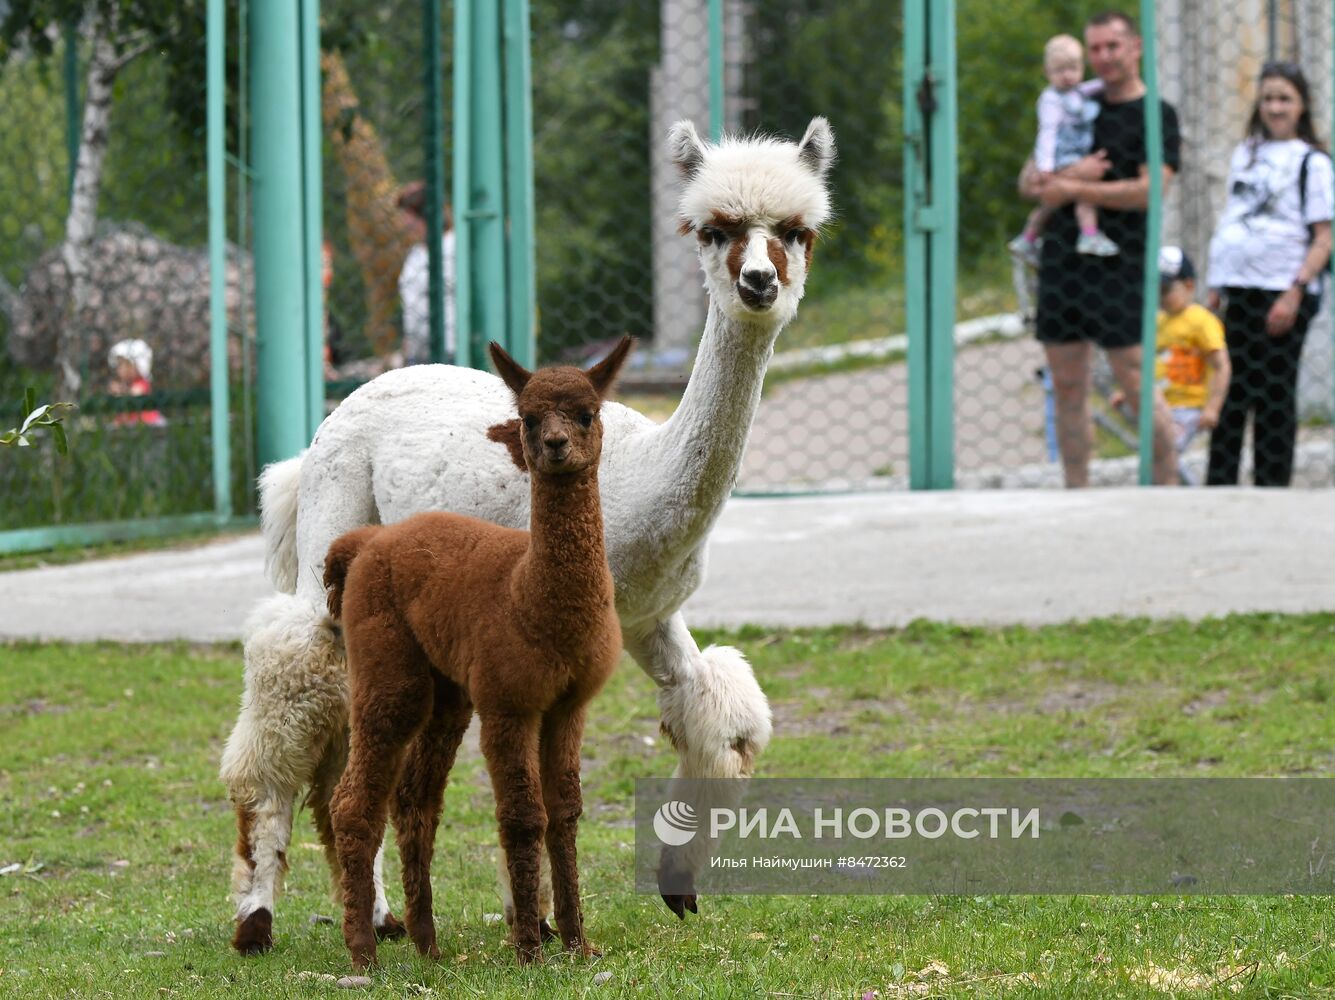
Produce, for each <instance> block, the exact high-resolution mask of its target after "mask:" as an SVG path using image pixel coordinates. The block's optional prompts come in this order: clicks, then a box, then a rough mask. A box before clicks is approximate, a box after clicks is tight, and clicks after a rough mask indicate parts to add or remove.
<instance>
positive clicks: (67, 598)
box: [0, 489, 1335, 641]
mask: <svg viewBox="0 0 1335 1000" xmlns="http://www.w3.org/2000/svg"><path fill="white" fill-rule="evenodd" d="M1332 514H1335V493H1332V492H1331V491H1326V490H1273V491H1259V490H1250V489H1237V490H1201V489H1194V490H1192V489H1180V490H1142V489H1125V490H1090V491H1084V492H1064V491H1048V490H1027V491H1018V490H1016V491H985V492H966V491H957V492H950V493H898V492H894V493H889V492H888V493H864V494H858V495H849V496H835V497H797V498H785V499H736V500H733V501H732V502H731V503H730V504H729V505H728V507H727V509H726V510H725V511H724V513H723V516H722V518H721V519H720V522H719V524H718V526H717V528H716V529H715V532H714V535H713V537H712V540H711V544H710V565H709V574H708V578H707V580H706V583H705V585H704V586H703V587H702V588H701V589H700V590H699V591H698V592H697V593H696V594H695V596H694V597H693V598H692V599H691V601H690V602H689V604H688V605H687V609H686V610H687V621H688V622H689V623H690V624H692V625H695V626H736V625H744V624H755V625H763V626H772V627H781V626H795V625H824V624H839V623H853V622H861V623H864V624H866V625H870V626H893V625H902V624H904V623H907V622H909V621H912V620H913V619H915V618H926V619H931V620H938V621H953V622H959V623H975V624H1010V623H1019V624H1041V623H1048V622H1063V621H1072V620H1077V621H1078V620H1086V619H1091V618H1100V617H1107V616H1111V615H1148V616H1151V617H1173V616H1185V617H1187V618H1192V619H1199V618H1203V617H1208V616H1211V615H1223V614H1227V613H1229V612H1241V611H1281V612H1303V611H1321V610H1324V611H1332V610H1335V517H1332ZM267 593H269V587H268V583H267V581H266V580H265V578H264V574H263V554H262V546H261V543H260V539H259V537H258V535H247V536H242V537H239V538H232V539H227V540H224V541H220V542H216V543H213V544H209V545H205V546H197V547H191V548H183V549H179V550H170V551H157V552H149V553H144V554H141V555H133V556H125V557H120V558H115V559H105V560H98V561H93V562H85V563H80V564H77V565H70V566H53V567H46V568H39V569H32V570H22V571H16V572H10V573H0V639H15V638H42V639H71V640H90V639H113V640H126V641H146V640H164V639H189V640H195V641H215V640H224V639H235V638H239V637H240V635H241V629H242V623H243V622H244V620H245V618H246V615H247V614H248V613H249V611H250V609H251V608H252V607H253V606H254V604H255V603H256V602H257V601H258V600H259V599H260V598H262V597H263V596H265V595H266V594H267Z"/></svg>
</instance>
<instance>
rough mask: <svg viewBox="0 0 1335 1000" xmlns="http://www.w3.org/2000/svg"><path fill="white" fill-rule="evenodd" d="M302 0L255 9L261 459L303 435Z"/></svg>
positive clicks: (277, 454) (292, 448)
mask: <svg viewBox="0 0 1335 1000" xmlns="http://www.w3.org/2000/svg"><path fill="white" fill-rule="evenodd" d="M298 2H299V0H271V2H267V3H256V4H253V5H252V6H251V8H250V34H251V46H252V50H251V73H252V78H251V88H250V89H251V93H252V94H255V95H258V96H259V98H260V99H259V100H257V101H256V102H255V104H254V107H253V109H252V112H253V126H252V127H253V129H254V132H253V150H254V169H255V179H254V196H253V198H254V201H253V204H254V211H253V217H254V225H255V246H254V261H255V264H254V269H255V327H256V353H257V368H258V371H257V372H256V388H257V393H258V397H259V400H258V417H259V459H260V463H261V464H267V463H270V462H276V461H279V460H281V459H285V458H289V457H291V456H292V455H295V454H296V453H297V452H299V451H300V450H301V449H302V448H304V447H305V446H306V443H307V442H308V441H309V440H310V439H309V437H308V435H307V433H306V422H307V413H308V411H307V406H306V395H307V385H306V374H305V368H304V365H305V362H306V349H305V336H304V331H305V329H306V316H305V307H306V301H305V295H304V292H303V277H304V268H303V260H304V253H303V249H304V248H303V244H304V241H305V233H304V231H303V219H302V217H303V215H304V211H303V207H304V203H303V193H302V168H301V146H302V130H301V72H300V61H299V59H298V51H299V50H298V45H297V38H298V31H299V20H300V19H299V17H298V7H297V5H298Z"/></svg>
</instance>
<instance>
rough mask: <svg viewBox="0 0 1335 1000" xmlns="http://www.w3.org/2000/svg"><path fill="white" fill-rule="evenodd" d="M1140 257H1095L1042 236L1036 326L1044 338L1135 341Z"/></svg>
mask: <svg viewBox="0 0 1335 1000" xmlns="http://www.w3.org/2000/svg"><path fill="white" fill-rule="evenodd" d="M1142 260H1143V257H1142V256H1141V255H1139V254H1137V255H1135V256H1131V255H1123V254H1119V255H1118V256H1116V257H1094V256H1091V255H1089V254H1079V253H1075V252H1074V251H1073V250H1072V249H1070V248H1068V247H1066V246H1064V245H1062V244H1061V243H1060V242H1059V241H1058V240H1056V239H1054V240H1051V241H1048V240H1044V246H1043V263H1042V267H1040V268H1039V272H1038V315H1037V317H1036V320H1035V327H1036V332H1037V336H1038V339H1039V341H1040V342H1041V343H1044V344H1074V343H1080V342H1082V341H1089V342H1091V343H1094V344H1097V345H1098V346H1099V347H1102V348H1103V349H1104V350H1116V349H1117V348H1121V347H1132V346H1134V345H1136V344H1139V343H1140V328H1141V315H1140V314H1141V303H1142V302H1144V301H1145V289H1144V285H1143V282H1144V280H1145V272H1144V268H1143V266H1142V263H1141V262H1142Z"/></svg>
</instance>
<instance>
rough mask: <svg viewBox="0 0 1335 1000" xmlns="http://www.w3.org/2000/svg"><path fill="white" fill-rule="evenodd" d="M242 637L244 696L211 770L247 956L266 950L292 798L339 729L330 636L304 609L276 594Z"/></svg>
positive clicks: (342, 690)
mask: <svg viewBox="0 0 1335 1000" xmlns="http://www.w3.org/2000/svg"><path fill="white" fill-rule="evenodd" d="M246 631H247V636H246V643H245V651H244V657H245V664H246V672H245V694H244V696H243V697H242V700H241V712H240V714H239V715H238V717H237V721H236V725H235V727H234V728H233V729H232V733H231V735H230V736H229V737H228V738H227V744H226V746H225V747H224V749H223V754H222V762H221V766H220V768H219V771H220V776H221V777H222V780H223V783H224V784H225V785H226V787H227V791H228V795H229V796H230V797H231V799H232V802H233V803H234V804H235V806H236V810H237V828H238V836H237V841H236V859H235V862H234V864H233V889H234V892H235V898H236V920H237V930H236V936H235V937H234V938H233V941H232V944H233V946H234V947H235V948H236V949H237V950H238V951H240V952H241V953H242V954H246V955H256V954H260V953H261V952H264V951H267V950H268V949H269V948H270V947H271V946H272V944H273V910H274V900H275V897H276V896H277V894H278V890H279V887H280V882H281V879H282V874H283V871H284V870H285V868H286V864H287V861H286V857H287V847H288V842H289V840H290V839H291V835H292V813H293V804H294V803H295V801H296V797H297V793H298V792H299V790H300V789H301V788H302V786H304V785H306V784H307V783H308V782H310V781H311V780H312V779H313V777H314V775H315V773H316V772H317V770H318V769H319V767H320V763H321V760H322V758H323V757H324V756H325V755H326V752H327V750H328V748H329V747H330V745H331V743H332V742H334V741H335V740H336V739H341V735H342V732H343V729H344V727H345V725H346V724H347V671H346V669H345V667H344V657H343V647H342V642H341V641H340V640H339V637H338V634H337V632H336V631H335V630H334V629H332V628H331V627H330V626H329V624H328V621H327V620H326V618H325V616H324V613H323V610H322V609H321V608H319V607H317V606H316V605H314V604H312V603H311V602H310V601H309V600H306V599H303V598H299V597H293V596H290V595H287V594H278V595H275V596H273V597H271V598H269V599H267V600H265V601H264V602H262V603H261V604H260V605H259V606H258V607H257V608H256V609H255V612H254V614H253V615H252V616H251V618H250V620H249V621H248V622H247V625H246Z"/></svg>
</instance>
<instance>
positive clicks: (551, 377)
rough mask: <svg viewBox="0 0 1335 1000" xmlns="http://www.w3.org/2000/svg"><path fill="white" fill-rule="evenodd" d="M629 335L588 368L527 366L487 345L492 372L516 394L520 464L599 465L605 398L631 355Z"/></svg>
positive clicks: (541, 467) (545, 470)
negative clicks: (530, 368)
mask: <svg viewBox="0 0 1335 1000" xmlns="http://www.w3.org/2000/svg"><path fill="white" fill-rule="evenodd" d="M632 343H633V342H632V341H631V339H630V337H622V338H621V341H620V343H618V344H617V346H616V347H614V348H612V351H611V353H610V354H608V355H607V357H605V358H603V360H602V361H599V362H598V363H597V364H596V365H594V366H593V367H592V368H590V369H589V370H588V371H587V372H586V371H581V370H580V369H578V368H575V367H572V366H570V365H559V366H556V367H553V368H540V369H538V370H537V371H536V372H530V371H528V370H527V369H525V368H524V367H523V366H522V365H520V364H519V362H517V361H515V359H514V358H512V357H510V355H508V354H506V353H505V351H504V350H503V349H502V348H501V345H500V344H497V343H495V342H493V343H492V345H491V360H492V364H494V365H495V367H496V374H498V375H499V376H500V377H501V380H502V381H503V382H505V384H506V385H508V386H509V387H510V389H511V391H512V392H514V394H515V401H516V402H517V403H518V405H519V421H518V432H519V442H520V446H521V447H522V448H523V452H524V463H525V465H527V466H528V468H529V469H530V470H531V471H532V472H534V473H535V474H541V475H565V474H569V473H573V472H582V471H583V470H585V469H588V468H590V467H592V466H595V465H597V464H598V459H599V457H600V456H601V455H602V450H603V422H602V419H601V416H600V413H601V411H602V406H603V400H604V399H606V398H607V394H608V393H609V392H611V391H612V385H613V383H615V382H616V377H617V374H618V373H619V372H620V371H621V366H622V365H623V364H624V363H625V361H626V357H627V356H628V355H629V354H630V348H631V345H632Z"/></svg>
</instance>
